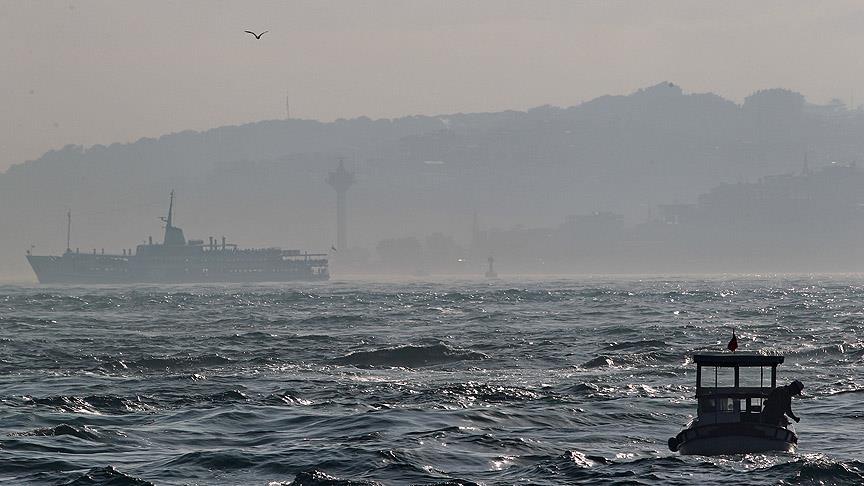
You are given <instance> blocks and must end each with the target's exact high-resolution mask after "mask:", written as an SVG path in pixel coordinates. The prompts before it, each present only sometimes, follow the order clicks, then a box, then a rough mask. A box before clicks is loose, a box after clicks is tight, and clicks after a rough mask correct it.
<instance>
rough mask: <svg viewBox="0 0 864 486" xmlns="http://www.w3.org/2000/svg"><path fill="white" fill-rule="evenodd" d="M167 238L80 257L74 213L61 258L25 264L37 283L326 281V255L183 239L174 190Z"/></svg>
mask: <svg viewBox="0 0 864 486" xmlns="http://www.w3.org/2000/svg"><path fill="white" fill-rule="evenodd" d="M161 219H162V221H163V222H164V223H165V238H164V240H163V242H162V243H153V239H152V238H150V239H149V241H148V242H147V243H145V244H143V245H138V246H137V248H136V249H135V251H134V252H133V251H132V249H128V250H123V253H122V254H120V255H116V254H115V255H111V254H105V250H102V252H101V253H99V254H97V253H96V250H95V249H94V250H93V253H80V252H79V251H77V250H76V251H72V249H71V248H70V232H71V226H72V215H71V213H68V214H67V227H66V252H65V253H64V254H63V255H62V256H49V255H33V254H32V253H31V252H30V251H28V252H27V261H28V262H30V266H31V267H32V268H33V272H34V273H35V274H36V277H37V278H38V279H39V282H40V283H73V284H106V283H163V282H164V283H206V282H287V281H298V280H302V281H314V280H327V279H329V278H330V273H329V270H328V260H327V255H326V254H324V253H309V252H305V251H300V250H283V249H280V248H254V249H242V248H239V247H238V246H237V245H235V244H233V243H228V242H227V241H226V240H225V238H224V237H223V238H222V242H221V244H220V243H219V242H217V241H216V238H213V237H210V240H209V242H207V243H205V242H204V240H189V241H187V240H186V238H185V236H184V235H183V230H182V229H180V228H178V227H177V226H174V191H171V201H170V203H169V204H168V216H167V217H164V218H161Z"/></svg>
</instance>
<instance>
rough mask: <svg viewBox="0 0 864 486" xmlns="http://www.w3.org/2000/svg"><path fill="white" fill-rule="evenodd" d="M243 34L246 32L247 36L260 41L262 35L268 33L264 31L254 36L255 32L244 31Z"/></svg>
mask: <svg viewBox="0 0 864 486" xmlns="http://www.w3.org/2000/svg"><path fill="white" fill-rule="evenodd" d="M244 32H246V33H247V34H252V35H254V36H255V38H256V39H260V38H261V36H262V35H264V34H266V33H267V32H270V31H269V30H265V31H264V32H261V33H260V34H256V33H255V32H252V31H251V30H245V31H244Z"/></svg>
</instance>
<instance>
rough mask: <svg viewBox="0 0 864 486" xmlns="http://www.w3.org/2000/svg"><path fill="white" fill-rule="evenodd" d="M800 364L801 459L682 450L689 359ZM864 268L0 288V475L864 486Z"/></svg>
mask: <svg viewBox="0 0 864 486" xmlns="http://www.w3.org/2000/svg"><path fill="white" fill-rule="evenodd" d="M733 328H734V332H735V334H736V336H737V340H738V343H739V351H741V350H744V351H766V352H774V353H781V354H783V355H785V357H786V361H785V363H784V364H782V365H781V366H780V368H779V379H778V381H779V383H780V384H785V383H788V382H790V381H791V380H793V379H799V380H801V381H802V382H803V383H804V386H805V388H804V394H803V396H801V397H795V399H794V400H793V409H794V410H795V413H796V414H797V415H799V416H800V417H801V422H800V423H799V424H797V430H798V434H799V436H800V440H799V448H798V451H797V452H795V453H769V454H746V455H729V456H716V457H703V456H680V455H678V454H677V453H673V452H671V451H670V450H669V448H668V447H667V439H668V438H669V437H671V436H674V435H675V434H677V432H678V431H679V430H680V429H681V427H682V426H683V425H684V424H685V423H686V422H687V421H688V420H689V419H690V418H691V417H692V416H693V415H694V413H695V410H696V408H695V400H694V393H695V366H694V363H693V361H692V357H691V356H692V353H693V352H695V351H706V350H718V351H720V350H724V349H725V347H726V344H727V342H728V341H729V339H730V338H731V336H732V332H733ZM862 368H864V277H862V276H856V275H841V276H838V275H834V276H822V275H799V276H789V275H727V276H711V277H702V276H698V277H694V276H688V277H640V276H633V277H620V278H613V277H596V276H594V277H590V276H589V277H572V278H557V277H555V278H553V277H548V278H501V279H495V280H482V279H475V280H464V279H443V278H441V279H437V278H432V277H429V278H426V279H425V280H421V279H417V280H405V281H367V280H353V279H352V280H340V279H338V278H337V279H334V280H332V281H330V282H323V283H297V284H294V283H292V284H278V285H275V284H274V285H209V286H175V285H151V286H125V287H123V286H90V287H86V286H81V287H76V286H71V287H49V286H35V285H18V286H16V285H4V286H0V482H2V483H3V484H14V485H28V484H39V485H41V484H48V485H76V486H78V485H112V486H118V485H136V486H137V485H150V484H153V485H223V484H224V485H262V486H265V485H269V486H276V485H295V486H300V485H343V486H350V485H377V484H382V485H415V484H416V485H441V486H443V485H474V484H478V485H511V484H513V485H517V484H532V485H558V484H590V485H693V484H722V485H763V484H764V485H769V484H770V485H787V484H796V485H797V484H803V485H835V484H836V485H841V484H843V485H845V484H849V485H853V484H854V485H858V484H864V441H862V439H861V437H862V434H864V403H862V400H864V369H862Z"/></svg>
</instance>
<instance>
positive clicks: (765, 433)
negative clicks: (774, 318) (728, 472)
mask: <svg viewBox="0 0 864 486" xmlns="http://www.w3.org/2000/svg"><path fill="white" fill-rule="evenodd" d="M783 359H784V358H783V356H779V355H764V354H758V353H749V352H740V353H720V352H709V353H699V354H694V355H693V361H694V362H695V363H696V400H697V402H698V409H697V415H696V418H694V419H693V420H691V421H690V423H688V424H687V425H686V426H685V427H684V429H683V430H681V432H679V433H678V435H676V436H675V437H670V438H669V449H670V450H671V451H672V452H676V451H677V452H680V453H681V454H684V455H705V456H712V455H720V454H748V453H756V452H767V451H786V452H793V451H794V450H795V448H796V446H797V445H798V435H797V434H796V433H795V429H794V427H792V425H791V424H789V423H782V424H774V423H765V422H763V421H762V417H761V413H760V412H761V411H762V406H763V402H764V401H765V399H766V398H767V397H768V394H769V393H770V392H771V390H773V389H774V388H775V387H776V386H777V365H779V364H782V363H783ZM703 368H709V369H711V370H713V373H709V374H708V375H707V377H706V375H705V374H704V373H703ZM757 368H758V369H759V372H758V376H757V374H756V371H755V370H756V369H757ZM765 368H770V371H771V387H770V388H768V387H765V383H764V377H765ZM711 374H713V375H714V376H713V378H714V379H713V383H712V380H711ZM706 378H707V379H706ZM757 383H758V384H759V386H755V385H756V384H757Z"/></svg>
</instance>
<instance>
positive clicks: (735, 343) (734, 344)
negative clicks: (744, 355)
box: [726, 328, 738, 353]
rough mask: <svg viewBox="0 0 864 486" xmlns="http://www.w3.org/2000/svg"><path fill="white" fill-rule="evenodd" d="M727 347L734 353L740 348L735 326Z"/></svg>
mask: <svg viewBox="0 0 864 486" xmlns="http://www.w3.org/2000/svg"><path fill="white" fill-rule="evenodd" d="M726 348H727V349H728V350H729V351H732V352H733V353H734V352H735V350H736V349H738V337H737V336H735V329H734V328H733V329H732V339H730V340H729V344H727V345H726Z"/></svg>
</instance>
